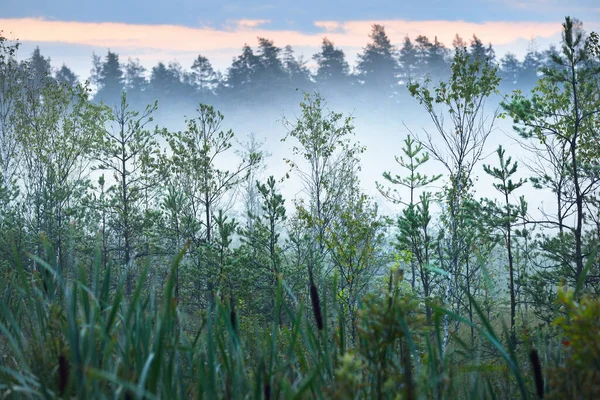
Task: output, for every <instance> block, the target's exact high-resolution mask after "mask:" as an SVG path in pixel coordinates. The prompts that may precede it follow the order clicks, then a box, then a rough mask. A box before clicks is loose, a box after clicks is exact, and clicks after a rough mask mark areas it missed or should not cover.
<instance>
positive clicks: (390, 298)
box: [388, 271, 394, 310]
mask: <svg viewBox="0 0 600 400" xmlns="http://www.w3.org/2000/svg"><path fill="white" fill-rule="evenodd" d="M393 279H394V271H390V281H389V282H388V310H391V309H392V300H393V298H394V295H393V293H392V281H393Z"/></svg>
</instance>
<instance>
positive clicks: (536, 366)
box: [529, 349, 544, 399]
mask: <svg viewBox="0 0 600 400" xmlns="http://www.w3.org/2000/svg"><path fill="white" fill-rule="evenodd" d="M529 358H530V359H531V365H532V366H533V377H534V379H535V389H536V392H537V395H538V398H540V399H543V398H544V378H543V377H542V363H541V362H540V357H539V356H538V353H537V351H536V350H535V349H534V350H531V353H529Z"/></svg>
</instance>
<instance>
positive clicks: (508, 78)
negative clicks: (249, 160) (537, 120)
mask: <svg viewBox="0 0 600 400" xmlns="http://www.w3.org/2000/svg"><path fill="white" fill-rule="evenodd" d="M369 39H370V41H369V43H368V44H367V45H366V46H365V47H364V48H363V51H362V53H361V54H359V55H358V59H357V64H356V65H355V66H354V68H351V66H350V65H349V63H348V62H347V60H346V54H345V53H344V51H343V50H341V49H339V48H337V47H335V44H334V43H333V42H332V41H331V40H329V39H328V38H327V37H325V38H323V42H322V45H321V50H320V51H319V52H318V53H316V54H314V55H313V56H312V59H313V60H314V61H315V62H316V64H317V65H316V70H315V71H314V72H311V71H310V70H309V68H308V67H307V60H306V59H304V58H303V57H298V56H296V54H295V53H294V50H293V49H292V47H291V46H289V45H288V46H285V47H283V48H282V47H277V46H276V45H275V43H274V42H273V41H272V40H269V39H266V38H260V37H259V38H258V47H257V48H256V49H253V48H252V47H250V45H248V44H245V45H244V47H243V48H242V52H241V54H240V55H239V56H237V57H235V58H234V59H233V60H232V63H231V65H230V66H229V68H227V70H226V71H225V73H224V74H221V73H220V72H219V71H215V69H214V68H213V66H212V65H211V63H210V61H209V60H208V58H206V57H205V56H203V55H198V57H197V58H196V59H195V60H194V62H193V63H192V65H191V66H190V68H189V69H185V68H184V66H182V65H181V64H180V63H179V62H176V61H174V62H169V63H168V64H165V63H164V62H162V61H161V62H159V63H158V64H157V65H156V66H154V67H153V68H152V69H151V71H147V70H146V68H145V67H143V66H142V65H141V64H140V62H139V60H134V59H128V60H127V62H122V61H121V60H119V55H118V54H117V53H116V52H112V51H110V50H109V51H108V52H107V54H106V56H104V57H100V56H99V55H96V54H94V55H93V57H92V62H93V68H92V70H91V76H90V81H91V83H92V84H94V85H95V86H96V87H97V92H96V94H95V97H94V98H95V100H96V101H98V102H99V101H104V102H105V103H109V104H114V103H118V102H119V99H120V94H121V92H122V91H126V92H127V94H128V98H129V99H130V101H131V102H132V103H133V104H148V103H149V102H152V101H154V100H155V99H159V100H160V102H161V104H162V105H163V106H164V105H167V107H178V106H182V105H187V104H198V102H204V103H215V102H217V103H221V104H223V103H234V104H235V103H246V104H253V103H255V104H256V102H257V101H260V102H263V103H264V102H265V101H266V102H269V101H281V100H283V99H285V98H289V95H290V93H293V91H295V90H296V89H298V91H300V92H302V91H313V90H318V91H319V92H321V93H324V94H325V95H329V96H336V95H339V96H344V95H348V94H350V93H353V94H356V93H357V91H358V92H359V93H360V94H363V95H367V96H366V97H367V98H369V97H370V96H368V95H369V94H372V95H374V96H377V97H378V98H380V99H386V98H387V99H393V98H398V97H401V96H402V95H403V94H405V95H407V96H408V94H407V93H404V92H403V91H402V88H403V87H405V85H406V84H407V83H408V82H409V81H411V80H412V81H419V80H423V79H424V78H425V77H426V76H430V77H431V78H432V79H433V80H440V79H445V78H446V77H447V76H448V74H449V73H450V65H451V60H452V56H453V54H454V51H455V50H456V49H457V48H464V47H466V48H468V51H469V53H470V54H472V55H475V56H477V57H482V58H485V59H486V60H487V61H488V62H489V63H494V64H497V65H498V66H499V70H500V76H501V77H502V78H503V79H502V89H505V90H507V91H510V90H513V89H516V88H520V89H524V90H529V89H530V88H532V87H533V86H534V85H535V83H536V82H537V79H538V70H539V69H540V68H542V67H545V66H547V65H549V63H551V56H552V54H556V52H557V50H556V48H554V47H550V48H549V49H548V50H545V51H540V50H538V49H537V48H536V47H535V46H534V45H532V46H530V48H529V49H528V52H527V54H526V56H525V57H524V59H523V60H519V59H518V58H517V57H516V55H515V54H513V53H507V54H506V55H505V56H504V57H502V58H501V59H497V57H496V54H495V52H494V49H493V47H492V44H491V43H490V44H488V45H487V46H486V45H484V43H483V42H482V41H481V39H479V38H478V37H477V36H476V35H473V37H472V38H471V40H470V42H469V43H467V42H466V41H465V40H463V39H462V38H461V37H460V36H459V35H456V37H455V38H454V40H453V42H452V44H451V45H452V48H449V47H446V46H445V45H444V43H441V42H440V41H439V40H438V39H437V37H434V39H433V41H432V40H430V39H429V38H428V37H426V36H423V35H419V36H418V37H417V38H415V39H414V40H412V39H411V38H409V37H408V36H407V37H406V38H405V39H404V42H403V43H402V45H401V46H395V45H394V44H392V42H391V41H390V39H389V37H388V35H387V34H386V32H385V28H384V26H382V25H378V24H375V25H373V27H372V31H371V34H370V35H369ZM29 62H30V63H31V65H32V68H33V70H34V71H35V73H36V74H37V76H39V77H40V79H42V78H41V77H53V79H56V80H59V81H62V82H68V83H69V84H72V85H75V84H76V83H77V82H78V77H77V76H76V75H75V73H74V72H73V71H72V70H71V69H70V68H69V67H68V66H66V65H64V64H63V65H62V67H61V68H60V69H58V70H55V71H52V68H51V66H50V59H49V58H46V57H44V56H43V55H42V54H41V53H40V50H39V48H36V49H35V51H34V53H33V54H32V56H31V58H30V60H29ZM44 79H45V78H44Z"/></svg>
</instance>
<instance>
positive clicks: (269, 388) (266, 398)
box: [264, 378, 271, 400]
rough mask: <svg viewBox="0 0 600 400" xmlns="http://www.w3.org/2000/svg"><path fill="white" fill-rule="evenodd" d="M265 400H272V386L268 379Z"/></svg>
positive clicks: (265, 384)
mask: <svg viewBox="0 0 600 400" xmlns="http://www.w3.org/2000/svg"><path fill="white" fill-rule="evenodd" d="M264 386H265V400H271V384H270V383H269V380H268V379H267V378H265V383H264Z"/></svg>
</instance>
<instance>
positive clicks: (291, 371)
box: [0, 249, 556, 399]
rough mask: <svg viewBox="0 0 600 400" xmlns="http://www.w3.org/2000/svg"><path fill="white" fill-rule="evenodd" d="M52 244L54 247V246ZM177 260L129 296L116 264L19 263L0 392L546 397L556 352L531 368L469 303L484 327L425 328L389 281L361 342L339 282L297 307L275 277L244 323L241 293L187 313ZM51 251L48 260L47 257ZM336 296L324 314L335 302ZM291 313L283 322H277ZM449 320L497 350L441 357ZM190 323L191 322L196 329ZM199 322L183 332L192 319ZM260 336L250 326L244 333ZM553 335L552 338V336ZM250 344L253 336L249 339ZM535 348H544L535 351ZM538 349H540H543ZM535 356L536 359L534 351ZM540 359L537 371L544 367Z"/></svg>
mask: <svg viewBox="0 0 600 400" xmlns="http://www.w3.org/2000/svg"><path fill="white" fill-rule="evenodd" d="M48 252H49V253H51V249H48ZM184 252H185V249H184V250H182V252H181V253H180V254H179V255H178V256H177V257H176V258H175V260H174V261H173V263H172V266H171V267H170V273H169V275H168V278H167V281H166V284H165V285H164V289H163V290H162V292H157V290H156V286H155V285H152V284H151V283H150V282H149V279H148V271H149V270H150V268H152V267H153V266H152V265H151V264H146V265H145V266H144V267H143V268H142V270H141V272H140V274H139V278H138V279H137V286H136V288H135V291H134V292H133V294H132V295H131V297H130V298H125V296H124V293H123V287H124V280H125V275H124V274H123V275H122V276H121V277H119V278H118V280H117V282H118V284H117V285H116V289H111V284H112V283H113V282H112V280H113V279H114V278H113V277H111V272H110V269H106V270H104V271H102V270H101V269H100V266H101V259H100V253H98V254H97V255H96V257H95V260H94V262H93V268H92V269H91V271H89V270H86V269H84V268H81V269H80V270H79V271H78V274H77V278H70V279H65V277H63V276H61V275H60V273H59V271H60V268H55V267H53V266H52V265H50V264H49V263H48V262H47V261H46V260H43V259H40V258H35V257H34V259H35V261H36V264H37V266H38V271H30V270H27V269H26V268H25V266H24V265H23V264H22V263H20V262H17V265H16V269H15V271H13V273H11V274H9V282H8V284H7V287H8V289H7V290H6V292H5V293H3V295H2V298H1V303H0V357H2V362H1V363H0V364H1V366H0V396H1V397H3V398H8V399H12V398H32V399H38V398H39V399H56V398H77V399H90V398H98V399H114V398H119V399H190V398H193V399H218V398H227V399H280V398H285V399H303V398H317V399H324V398H405V399H419V398H435V399H449V398H473V399H479V398H490V399H494V398H507V396H509V397H510V398H524V399H528V398H536V397H538V396H540V395H543V391H544V384H543V382H540V381H541V380H542V379H543V378H542V372H541V368H540V364H542V363H544V362H546V363H547V362H548V359H549V356H548V354H551V353H552V352H553V351H555V350H556V347H555V346H554V347H553V346H550V348H547V347H544V345H543V344H542V340H541V338H539V337H538V342H539V343H538V345H537V350H536V352H535V354H536V355H538V354H539V356H537V357H538V358H537V363H538V364H537V366H536V362H535V360H534V363H533V365H534V367H533V368H532V367H531V365H530V363H529V360H530V358H529V354H533V353H530V352H527V353H526V355H525V356H522V355H521V356H520V355H519V354H518V353H517V351H516V349H515V348H513V347H511V345H509V343H510V341H509V340H508V337H509V332H508V331H507V329H506V327H503V329H502V330H501V331H500V332H497V331H496V329H495V328H494V326H493V325H492V324H491V323H490V321H488V320H487V319H486V315H485V313H484V312H483V311H482V310H481V308H480V307H479V305H478V303H477V302H476V300H475V299H473V298H470V301H471V302H472V304H473V306H474V309H475V310H476V312H477V314H478V317H479V323H477V324H475V323H473V322H470V321H469V320H468V319H465V318H463V317H462V316H460V315H456V314H454V313H452V312H451V311H449V310H447V309H444V308H442V307H439V306H438V307H435V315H434V321H433V325H432V326H426V324H425V323H424V322H423V318H422V316H421V314H422V313H421V310H420V308H419V307H420V305H419V303H418V302H417V301H416V300H415V299H413V298H411V297H410V296H406V295H403V294H402V291H401V290H400V289H399V285H398V278H395V277H394V276H390V278H389V286H388V287H387V289H386V290H384V292H383V293H377V294H372V295H369V296H367V297H366V298H364V299H363V303H362V305H361V312H360V315H359V321H358V322H357V324H358V340H357V342H356V344H355V346H351V345H350V344H349V339H348V338H347V337H346V325H347V321H345V319H344V315H343V313H341V312H339V310H337V303H336V301H335V296H333V297H332V299H331V301H328V299H327V296H328V294H330V293H336V291H335V286H336V284H335V282H334V283H333V284H332V287H329V288H318V287H317V286H315V284H314V283H311V288H310V289H311V291H310V294H311V302H310V303H309V304H300V305H298V306H297V307H295V308H293V307H291V306H289V305H288V304H287V303H286V302H284V301H283V298H284V294H285V295H289V296H293V294H292V293H291V291H290V289H289V288H288V287H287V285H286V283H285V281H284V280H282V279H280V280H279V285H278V290H277V294H276V300H275V307H276V310H275V312H274V314H273V315H275V316H276V320H274V321H272V325H271V326H270V327H269V328H268V329H262V330H261V329H259V328H258V327H256V326H255V327H252V329H248V327H244V329H241V327H240V326H239V315H238V314H237V310H236V309H235V301H234V299H231V300H230V301H228V302H226V303H224V302H222V301H221V300H219V299H220V296H215V298H216V299H217V300H216V301H215V303H214V304H213V305H212V306H210V308H209V309H208V310H206V312H205V313H203V314H202V316H201V317H198V318H200V319H201V320H200V321H191V320H190V318H191V317H190V316H189V315H185V314H184V313H183V312H181V311H180V307H179V306H178V304H177V302H178V299H176V298H175V296H174V285H175V272H176V270H177V268H178V265H179V263H180V261H181V259H182V257H183V255H184ZM48 259H50V260H52V259H53V258H52V257H51V256H49V257H48ZM327 305H330V309H327ZM282 314H283V315H284V316H285V317H286V321H289V323H286V324H281V321H279V320H278V316H280V315H282ZM444 315H448V316H450V317H451V318H453V319H455V320H458V321H461V323H463V324H466V325H473V326H474V327H475V329H476V330H477V332H478V333H479V335H480V337H481V340H483V341H485V342H486V343H487V344H488V345H490V346H491V347H492V348H493V349H494V351H495V352H496V353H497V354H498V358H497V359H496V361H498V362H499V363H498V364H490V363H489V362H488V360H484V361H482V360H477V357H476V354H477V349H474V348H471V347H470V344H467V343H465V342H463V341H461V340H460V338H457V339H456V341H455V342H454V351H451V352H448V353H449V354H448V356H447V357H446V358H442V357H441V354H442V351H441V348H442V334H441V331H442V329H441V321H442V319H443V316H444ZM192 322H194V323H193V324H192ZM192 325H194V326H197V327H198V328H197V329H196V331H192V332H190V331H189V327H190V326H192ZM250 331H252V332H253V333H252V334H250V333H249V332H250ZM546 342H547V341H545V342H544V343H546ZM251 344H252V345H251ZM538 352H540V353H538ZM541 352H543V353H541ZM531 359H532V360H533V359H534V357H533V356H532V358H531ZM536 368H537V369H536Z"/></svg>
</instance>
